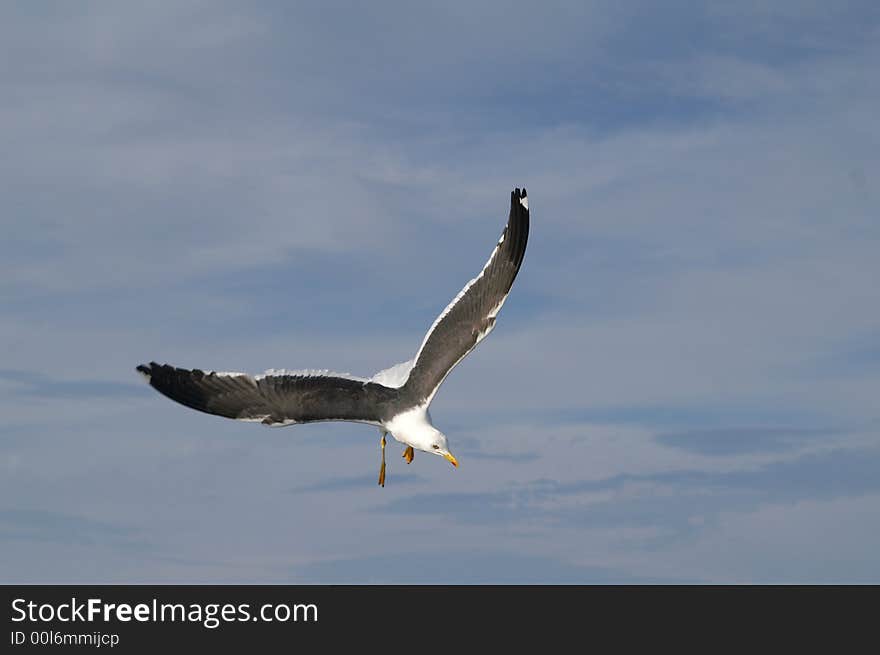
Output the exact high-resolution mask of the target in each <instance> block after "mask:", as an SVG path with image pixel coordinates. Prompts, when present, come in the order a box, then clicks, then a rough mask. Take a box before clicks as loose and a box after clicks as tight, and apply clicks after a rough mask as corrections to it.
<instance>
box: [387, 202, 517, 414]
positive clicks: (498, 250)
mask: <svg viewBox="0 0 880 655" xmlns="http://www.w3.org/2000/svg"><path fill="white" fill-rule="evenodd" d="M528 238H529V205H528V200H527V199H526V190H525V189H523V190H522V191H520V190H519V189H515V190H514V191H513V192H512V193H511V194H510V217H509V219H508V221H507V226H506V227H505V228H504V232H503V233H502V235H501V239H500V240H499V241H498V245H497V246H495V250H493V251H492V254H491V255H490V256H489V261H488V262H486V265H485V266H484V267H483V270H482V271H480V274H479V275H478V276H477V277H475V278H474V279H473V280H471V281H470V282H468V283H467V284H466V285H465V287H464V289H462V290H461V292H460V293H459V294H458V296H456V297H455V299H453V301H452V302H451V303H450V304H449V306H448V307H447V308H446V309H445V310H444V311H443V312H442V313H441V314H440V316H438V317H437V320H436V321H434V325H432V326H431V329H430V330H428V334H427V335H426V336H425V340H424V341H423V342H422V347H421V348H420V349H419V352H418V354H417V355H416V357H415V361H414V364H413V368H412V370H411V371H410V374H409V378H408V379H407V381H406V383H405V384H404V385H403V387H402V389H401V390H402V391H403V393H404V394H405V395H406V398H407V401H408V402H411V403H414V404H421V403H424V402H428V403H430V402H431V399H432V398H433V397H434V394H435V393H436V392H437V389H438V387H439V386H440V384H442V382H443V380H444V379H445V378H446V376H447V375H448V374H449V371H451V370H452V368H453V367H454V366H455V365H456V364H458V363H459V362H460V361H461V360H462V359H464V357H465V356H466V355H467V354H468V353H469V352H470V351H471V350H473V349H474V348H475V347H476V346H477V344H478V343H480V341H482V340H483V339H485V338H486V336H487V335H488V334H489V333H490V332H491V331H492V330H493V329H494V327H495V318H496V316H497V315H498V312H499V311H500V310H501V306H502V305H503V304H504V301H505V300H506V299H507V295H508V294H509V293H510V288H511V286H512V285H513V281H514V279H515V278H516V274H517V273H518V272H519V269H520V265H521V264H522V260H523V256H524V255H525V252H526V242H527V241H528Z"/></svg>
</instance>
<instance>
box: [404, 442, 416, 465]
mask: <svg viewBox="0 0 880 655" xmlns="http://www.w3.org/2000/svg"><path fill="white" fill-rule="evenodd" d="M415 456H416V451H414V450H413V447H412V446H407V447H406V450H404V451H403V458H404V459H405V460H406V463H407V464H412V461H413V457H415Z"/></svg>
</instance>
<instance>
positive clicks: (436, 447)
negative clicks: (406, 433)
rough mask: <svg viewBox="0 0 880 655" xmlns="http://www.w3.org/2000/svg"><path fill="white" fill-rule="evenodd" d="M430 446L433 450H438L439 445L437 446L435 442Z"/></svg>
mask: <svg viewBox="0 0 880 655" xmlns="http://www.w3.org/2000/svg"><path fill="white" fill-rule="evenodd" d="M431 448H433V449H434V450H440V446H438V445H437V444H433V445H432V446H431Z"/></svg>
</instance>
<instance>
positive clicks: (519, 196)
mask: <svg viewBox="0 0 880 655" xmlns="http://www.w3.org/2000/svg"><path fill="white" fill-rule="evenodd" d="M510 208H511V210H516V209H519V208H523V209H525V210H526V212H528V211H529V200H528V193H526V188H525V187H523V188H522V189H520V188H519V187H516V188H514V190H513V191H511V192H510Z"/></svg>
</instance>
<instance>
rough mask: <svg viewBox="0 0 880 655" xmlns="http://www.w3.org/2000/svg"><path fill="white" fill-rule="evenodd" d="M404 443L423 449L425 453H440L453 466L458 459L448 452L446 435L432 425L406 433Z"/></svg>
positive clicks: (456, 464)
mask: <svg viewBox="0 0 880 655" xmlns="http://www.w3.org/2000/svg"><path fill="white" fill-rule="evenodd" d="M406 436H407V439H406V443H407V444H409V445H410V446H412V447H413V448H415V449H416V450H423V451H425V452H426V453H433V454H434V455H440V457H443V458H444V459H445V460H446V461H448V462H449V463H450V464H452V465H453V466H458V460H457V459H455V457H453V456H452V453H450V452H449V444H448V443H447V442H446V435H445V434H443V433H442V432H440V430H438V429H437V428H435V427H434V426H433V425H431V426H428V429H422V430H418V431H417V432H415V433H414V434H408V435H406Z"/></svg>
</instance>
